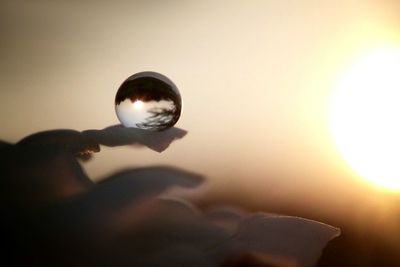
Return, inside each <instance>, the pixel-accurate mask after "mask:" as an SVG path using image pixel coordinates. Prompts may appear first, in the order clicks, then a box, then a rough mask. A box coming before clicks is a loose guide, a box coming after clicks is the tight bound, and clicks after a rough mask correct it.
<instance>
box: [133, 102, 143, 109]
mask: <svg viewBox="0 0 400 267" xmlns="http://www.w3.org/2000/svg"><path fill="white" fill-rule="evenodd" d="M143 106H144V103H143V101H141V100H135V102H133V108H134V109H137V110H140V109H142V108H143Z"/></svg>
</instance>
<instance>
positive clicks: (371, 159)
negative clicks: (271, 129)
mask: <svg viewBox="0 0 400 267" xmlns="http://www.w3.org/2000/svg"><path fill="white" fill-rule="evenodd" d="M331 101H332V102H331V107H330V108H331V109H330V127H331V131H332V134H333V136H334V139H335V142H336V145H337V148H338V150H339V151H340V153H341V154H342V156H343V158H344V159H345V160H346V161H347V163H348V164H349V165H350V166H351V168H352V169H353V170H354V171H356V172H357V173H358V174H359V175H360V176H361V177H363V178H365V179H366V180H368V181H370V182H372V183H374V184H376V185H378V186H381V187H383V188H386V189H390V190H399V189H400V49H397V48H381V49H376V50H374V51H370V52H369V53H366V54H364V55H363V56H362V57H360V58H359V59H358V60H356V62H355V63H354V64H353V65H351V66H350V67H349V68H348V69H347V70H346V71H345V72H344V74H343V75H342V77H341V79H340V80H339V82H338V84H337V85H336V87H335V89H334V92H333V96H332V99H331Z"/></svg>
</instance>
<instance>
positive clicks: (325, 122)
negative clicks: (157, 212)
mask: <svg viewBox="0 0 400 267" xmlns="http://www.w3.org/2000/svg"><path fill="white" fill-rule="evenodd" d="M399 14H400V2H399V1H394V0H385V1H382V0H369V1H361V0H360V1H355V0H354V1H349V0H339V1H312V0H310V1H306V0H304V1H294V0H293V1H290V0H285V1H261V0H260V1H218V2H217V1H161V0H159V1H91V0H87V1H41V0H40V1H20V0H8V1H7V0H6V1H5V0H2V1H1V2H0V31H1V43H0V53H1V61H0V87H1V90H0V101H1V105H0V123H1V137H0V138H1V139H2V140H4V141H8V142H16V141H18V140H20V139H21V138H23V137H24V136H26V135H29V134H31V133H34V132H37V131H42V130H48V129H75V130H79V131H83V130H87V129H102V128H105V127H108V126H111V125H114V124H118V123H119V121H118V119H117V117H116V114H115V111H114V98H115V94H116V92H117V89H118V87H119V86H120V84H121V83H122V82H123V81H124V80H125V79H126V78H127V77H129V76H130V75H132V74H134V73H137V72H141V71H156V72H160V73H162V74H164V75H166V76H167V77H169V78H170V79H171V80H172V81H173V82H174V83H175V84H176V85H177V87H178V88H179V90H180V93H181V96H182V100H183V111H182V115H181V118H180V120H179V121H178V123H177V124H176V126H177V127H179V128H182V129H185V130H187V131H188V134H187V136H186V137H185V138H183V139H182V140H179V141H177V142H175V143H173V144H172V145H171V146H170V148H169V149H168V150H166V151H165V152H163V153H161V154H159V153H156V152H153V151H149V150H146V149H141V148H139V149H138V148H134V147H117V148H107V147H103V148H102V152H101V153H98V154H96V155H95V157H94V159H93V160H92V161H90V162H88V163H84V167H85V169H86V171H87V172H88V174H89V175H90V176H91V177H92V178H93V179H101V178H102V177H105V176H107V175H109V174H111V173H114V172H116V171H118V170H120V169H123V168H128V167H136V166H148V165H158V164H163V165H172V166H176V167H179V168H183V169H186V170H190V171H193V172H196V173H199V174H202V175H204V176H205V177H206V178H207V179H208V182H207V184H206V185H205V186H204V188H203V189H202V191H201V194H200V193H199V194H198V195H196V197H197V198H199V199H201V198H204V199H206V200H204V201H205V202H207V201H226V202H233V203H239V204H243V205H245V206H247V207H250V208H253V209H263V210H267V211H268V210H277V211H279V210H285V209H288V207H290V208H291V209H297V210H299V211H301V212H300V213H299V215H307V214H314V213H317V214H318V215H320V216H327V217H336V218H339V217H340V218H341V219H342V220H344V219H343V218H344V217H346V216H350V215H351V214H353V215H354V211H355V210H356V211H359V212H360V213H362V214H368V213H376V212H378V213H379V212H382V213H384V212H385V211H386V210H387V209H391V208H392V207H391V206H390V205H391V204H390V203H391V202H390V201H389V200H392V199H393V198H396V195H397V194H396V193H395V192H389V191H387V190H384V189H381V188H379V187H377V186H375V185H374V184H371V183H369V182H366V181H365V180H364V179H363V178H361V177H360V176H359V175H358V174H357V173H355V172H354V171H353V170H352V168H351V167H350V166H349V164H348V163H347V162H346V161H345V160H344V159H343V157H342V155H341V154H340V152H339V151H338V149H337V147H336V144H335V138H334V136H333V135H332V133H331V131H330V119H329V113H330V103H331V99H332V94H333V93H334V91H335V88H336V85H337V83H338V82H339V79H340V77H341V75H342V74H343V72H345V71H346V69H347V68H348V67H349V66H351V65H352V64H353V63H354V62H355V61H356V60H357V58H359V57H362V56H363V55H364V54H368V53H369V51H372V50H374V49H380V48H381V47H386V46H390V47H395V48H396V47H397V48H399V49H400V31H399V29H400V15H399ZM365 153H368V151H365ZM377 207H378V208H377ZM369 209H371V210H369ZM354 216H358V214H357V215H354ZM382 216H384V215H382ZM350 220H351V219H350Z"/></svg>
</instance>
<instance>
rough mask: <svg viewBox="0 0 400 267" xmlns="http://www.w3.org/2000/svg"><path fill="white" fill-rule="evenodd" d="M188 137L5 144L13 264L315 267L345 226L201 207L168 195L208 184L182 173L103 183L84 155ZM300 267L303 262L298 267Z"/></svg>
mask: <svg viewBox="0 0 400 267" xmlns="http://www.w3.org/2000/svg"><path fill="white" fill-rule="evenodd" d="M184 135H186V131H184V130H181V129H177V128H171V129H168V130H166V131H163V132H153V131H145V130H140V129H131V128H124V127H121V126H119V125H116V126H111V127H108V128H105V129H103V130H87V131H83V132H78V131H75V130H53V131H45V132H40V133H36V134H32V135H30V136H28V137H26V138H23V139H22V140H21V141H19V142H18V143H17V144H15V145H12V144H8V143H6V142H0V170H1V173H2V177H1V179H0V183H1V187H0V203H1V204H0V209H1V210H0V212H1V214H2V220H1V228H0V229H1V236H2V239H1V243H2V248H3V253H4V257H3V262H7V266H146V267H148V266H150V267H151V266H154V267H156V266H160V267H161V266H199V267H200V266H205V267H212V266H242V265H243V264H245V265H246V266H275V267H277V266H278V267H279V266H312V265H314V264H315V263H316V261H317V259H318V257H319V255H320V253H321V251H322V248H323V247H324V245H325V244H326V243H327V242H328V241H329V240H330V239H332V238H334V237H335V236H337V235H338V234H339V231H338V229H336V228H334V227H331V226H328V225H325V224H321V223H318V222H315V221H310V220H305V219H301V218H296V217H288V216H277V215H272V214H265V213H257V214H252V213H247V212H244V211H241V212H238V211H237V210H232V209H226V208H215V209H213V210H211V211H201V210H200V209H198V208H197V207H195V206H194V205H193V204H191V203H189V202H187V201H185V200H183V199H177V198H175V197H172V196H171V195H168V194H166V192H167V191H166V190H167V189H168V188H171V187H173V186H179V187H183V188H193V187H196V186H198V185H200V184H201V183H202V182H203V180H204V178H203V177H202V176H200V175H197V174H194V173H191V172H187V171H184V170H181V169H178V168H173V167H166V166H153V167H147V168H138V169H127V170H123V171H120V172H118V173H116V174H114V175H112V176H110V177H108V178H107V179H104V180H103V181H101V182H98V183H94V182H93V181H92V180H91V179H90V178H89V177H88V176H87V175H86V174H85V172H84V170H83V169H82V166H81V165H80V164H79V162H78V161H77V159H76V157H83V156H84V158H85V159H88V158H89V157H88V156H89V155H91V154H92V153H94V152H98V151H100V145H106V146H118V145H141V146H146V147H149V148H151V149H153V150H155V151H158V152H161V151H163V150H164V149H166V148H167V147H168V146H169V144H171V143H172V142H173V141H174V140H176V139H179V138H182V137H183V136H184ZM293 264H295V265H293Z"/></svg>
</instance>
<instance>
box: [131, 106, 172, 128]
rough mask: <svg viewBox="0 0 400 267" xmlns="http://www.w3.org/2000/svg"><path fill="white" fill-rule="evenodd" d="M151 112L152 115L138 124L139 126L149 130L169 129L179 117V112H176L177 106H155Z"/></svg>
mask: <svg viewBox="0 0 400 267" xmlns="http://www.w3.org/2000/svg"><path fill="white" fill-rule="evenodd" d="M149 113H151V114H152V115H151V116H150V117H149V118H147V119H146V121H145V122H142V123H138V124H137V126H138V127H139V128H142V129H149V130H163V129H168V128H169V127H172V126H173V125H174V124H175V122H176V121H177V120H178V119H179V113H177V112H176V108H173V109H167V108H153V109H151V110H150V111H149Z"/></svg>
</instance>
